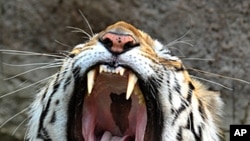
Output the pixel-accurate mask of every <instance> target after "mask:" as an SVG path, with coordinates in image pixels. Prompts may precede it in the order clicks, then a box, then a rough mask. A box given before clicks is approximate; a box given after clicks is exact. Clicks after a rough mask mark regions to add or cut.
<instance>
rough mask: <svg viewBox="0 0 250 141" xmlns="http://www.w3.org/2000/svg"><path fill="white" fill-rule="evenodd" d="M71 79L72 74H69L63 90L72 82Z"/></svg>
mask: <svg viewBox="0 0 250 141" xmlns="http://www.w3.org/2000/svg"><path fill="white" fill-rule="evenodd" d="M70 80H71V76H69V77H68V78H67V79H66V80H65V82H64V86H63V90H64V91H65V90H66V88H67V86H68V85H69V84H70Z"/></svg>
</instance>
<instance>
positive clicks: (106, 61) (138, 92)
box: [68, 22, 182, 141]
mask: <svg viewBox="0 0 250 141" xmlns="http://www.w3.org/2000/svg"><path fill="white" fill-rule="evenodd" d="M71 56H73V59H72V60H73V61H72V64H73V66H72V67H73V68H74V69H73V70H75V72H77V76H75V77H77V78H78V79H76V81H77V82H76V83H75V90H74V94H73V97H76V96H78V95H80V96H78V97H79V99H77V102H76V103H75V104H70V105H72V106H73V107H74V108H73V107H72V108H70V109H74V110H72V111H71V114H70V115H72V116H71V118H69V120H68V122H69V125H70V129H71V134H70V136H72V137H73V138H74V137H77V138H83V139H84V140H87V141H89V140H102V139H106V138H109V139H111V138H121V139H122V140H124V141H125V140H130V139H131V140H138V141H142V140H160V138H161V133H162V130H163V125H164V123H163V118H164V117H163V116H164V114H163V110H164V109H163V108H164V107H163V106H164V104H162V103H161V99H162V98H161V97H163V95H160V94H161V93H160V91H161V88H162V85H163V84H164V83H163V82H162V81H164V80H163V77H166V76H165V75H169V74H167V72H168V71H174V70H176V69H181V67H182V66H181V63H180V61H179V60H178V59H177V58H176V57H174V56H172V55H171V54H170V51H169V50H168V49H167V48H164V46H163V45H162V44H160V43H159V42H158V41H156V40H153V39H151V37H150V36H148V35H147V34H146V33H144V32H142V31H140V30H137V29H136V28H135V27H133V26H132V25H130V24H127V23H125V22H118V23H116V24H114V25H111V26H109V27H107V28H106V29H105V30H104V31H102V32H100V33H99V34H97V35H95V36H94V37H93V38H92V39H90V41H88V42H87V43H85V44H80V45H78V46H76V47H75V48H74V49H73V51H72V52H71ZM109 139H107V140H109Z"/></svg>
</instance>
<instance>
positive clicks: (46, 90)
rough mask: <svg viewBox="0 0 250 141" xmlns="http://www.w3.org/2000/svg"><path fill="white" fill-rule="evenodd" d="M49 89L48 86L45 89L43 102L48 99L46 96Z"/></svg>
mask: <svg viewBox="0 0 250 141" xmlns="http://www.w3.org/2000/svg"><path fill="white" fill-rule="evenodd" d="M48 87H49V86H46V89H45V91H44V93H43V97H42V100H44V98H45V97H46V94H47V92H48Z"/></svg>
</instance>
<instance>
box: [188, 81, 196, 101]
mask: <svg viewBox="0 0 250 141" xmlns="http://www.w3.org/2000/svg"><path fill="white" fill-rule="evenodd" d="M188 86H189V89H188V96H187V101H188V102H189V103H191V98H192V94H193V90H194V85H193V84H192V83H191V82H189V83H188Z"/></svg>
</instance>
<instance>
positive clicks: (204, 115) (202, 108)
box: [198, 99, 207, 120]
mask: <svg viewBox="0 0 250 141" xmlns="http://www.w3.org/2000/svg"><path fill="white" fill-rule="evenodd" d="M198 102H199V107H198V109H199V112H200V115H201V117H202V119H203V120H205V119H206V118H207V115H206V112H205V111H204V107H203V104H202V102H201V100H200V99H199V100H198Z"/></svg>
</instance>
